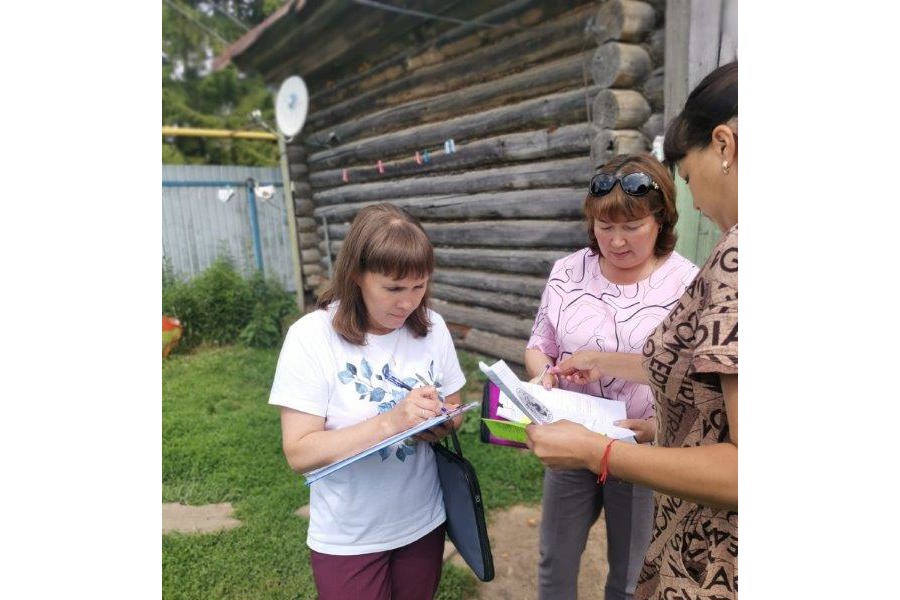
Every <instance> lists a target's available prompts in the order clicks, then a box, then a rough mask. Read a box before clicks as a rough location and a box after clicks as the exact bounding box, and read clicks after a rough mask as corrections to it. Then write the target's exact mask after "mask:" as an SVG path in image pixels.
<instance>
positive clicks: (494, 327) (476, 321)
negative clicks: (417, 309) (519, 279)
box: [431, 294, 534, 353]
mask: <svg viewBox="0 0 900 600" xmlns="http://www.w3.org/2000/svg"><path fill="white" fill-rule="evenodd" d="M431 308H432V309H433V310H435V311H437V313H438V314H440V315H441V316H442V317H444V320H445V321H447V322H448V323H455V324H457V325H465V326H467V327H476V328H478V329H481V330H483V331H489V332H492V333H497V334H501V335H507V336H509V337H513V338H524V339H526V340H527V339H528V338H530V337H531V328H532V326H533V325H534V315H531V316H530V317H528V318H523V317H516V316H512V315H509V314H505V313H503V312H497V311H493V310H489V309H485V308H474V307H472V306H469V305H468V304H460V303H458V302H449V301H446V300H443V299H441V298H438V297H434V295H433V294H432V299H431ZM522 352H523V353H524V352H525V346H524V344H523V345H522Z"/></svg>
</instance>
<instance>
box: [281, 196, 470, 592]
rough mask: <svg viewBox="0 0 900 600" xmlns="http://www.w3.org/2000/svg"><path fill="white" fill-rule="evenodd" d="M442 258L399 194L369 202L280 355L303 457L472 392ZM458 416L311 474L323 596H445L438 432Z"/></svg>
mask: <svg viewBox="0 0 900 600" xmlns="http://www.w3.org/2000/svg"><path fill="white" fill-rule="evenodd" d="M433 271H434V251H433V249H432V246H431V243H430V242H429V240H428V237H427V235H426V234H425V232H424V231H423V229H422V227H421V225H419V223H418V221H416V219H415V218H414V217H412V216H411V215H409V213H407V212H406V211H404V210H402V209H399V208H397V207H395V206H393V205H391V204H387V203H381V204H376V205H372V206H368V207H366V208H363V209H362V210H360V211H359V213H358V214H357V215H356V218H355V219H354V220H353V223H352V225H351V226H350V230H349V232H348V233H347V237H346V238H345V240H344V244H343V246H342V247H341V250H340V253H339V254H338V257H337V261H336V264H335V271H334V277H333V279H332V282H331V286H330V287H329V289H328V290H327V291H326V292H325V293H323V294H322V296H321V297H320V298H319V301H318V303H317V309H318V310H315V311H314V312H312V313H310V314H307V315H306V316H304V317H303V318H301V319H300V320H299V321H297V322H296V323H294V325H293V326H291V328H290V330H289V331H288V334H287V337H286V338H285V341H284V346H283V348H282V350H281V355H280V356H279V359H278V367H277V369H276V371H275V380H274V382H273V384H272V392H271V395H270V397H269V403H270V404H275V405H278V406H280V407H281V432H282V444H283V448H284V454H285V457H286V458H287V460H288V463H289V464H290V466H291V468H292V469H293V470H294V471H297V472H307V471H310V470H312V469H315V468H318V467H321V466H324V465H327V464H329V463H331V462H334V461H336V460H338V459H341V458H344V457H347V456H350V455H352V454H355V453H357V452H359V451H361V450H363V449H365V448H367V447H369V446H371V445H372V444H375V443H377V442H379V441H381V440H383V439H386V438H388V437H390V436H392V435H394V434H396V433H398V432H400V431H403V430H404V429H408V428H409V427H412V426H413V425H417V424H418V423H420V422H422V421H424V420H426V419H429V418H431V417H433V416H435V415H436V414H438V413H439V412H440V411H441V407H442V403H441V397H443V398H444V403H445V404H446V405H447V406H448V408H449V406H450V405H456V404H459V402H460V394H459V390H460V389H461V388H462V387H463V385H464V384H465V377H464V376H463V373H462V370H461V369H460V367H459V362H458V360H457V357H456V352H455V350H454V347H453V341H452V340H451V338H450V332H449V331H448V330H447V326H446V324H445V323H444V320H443V319H442V318H441V316H440V315H438V314H437V313H435V312H433V311H431V310H430V309H428V307H427V304H428V282H429V279H430V277H431V274H432V272H433ZM392 379H393V380H394V382H393V383H392V381H391V380H392ZM400 382H402V383H403V386H400V385H399V383H400ZM417 386H421V387H417ZM407 387H409V388H414V389H413V390H412V391H408V389H405V388H407ZM461 421H462V416H459V417H456V419H455V420H454V421H453V425H452V426H453V427H459V425H460V423H461ZM449 427H450V425H449V424H448V425H446V426H442V427H438V428H435V429H433V430H430V431H426V432H423V433H422V434H420V435H419V436H417V438H416V439H415V440H407V441H406V442H400V443H398V444H395V445H394V446H391V447H388V448H385V449H383V450H381V451H380V452H379V453H376V454H372V455H370V456H368V457H366V458H364V459H361V460H359V461H357V462H355V463H353V464H351V465H349V466H348V467H345V468H343V469H341V470H339V471H337V472H335V473H333V474H331V475H329V476H327V477H325V478H323V479H320V480H318V481H316V482H315V483H313V484H312V486H311V487H310V522H309V531H308V534H307V539H306V542H307V545H308V546H309V547H310V562H311V564H312V570H313V576H314V577H315V581H316V587H317V589H318V592H319V598H321V599H322V600H329V599H332V598H334V599H342V600H343V599H346V598H353V600H368V599H372V600H375V599H378V600H381V599H384V600H388V599H393V600H397V599H404V598H409V599H411V600H412V599H415V600H421V599H422V598H431V597H433V596H434V594H435V592H436V590H437V587H438V583H439V581H440V576H441V565H442V556H443V549H444V521H445V514H444V503H443V496H442V494H441V487H440V483H439V481H438V477H437V470H436V468H435V459H434V453H433V451H432V449H431V447H430V446H429V444H427V443H425V442H428V441H436V440H438V439H440V438H442V437H444V436H445V435H447V434H448V433H449V431H450V429H449Z"/></svg>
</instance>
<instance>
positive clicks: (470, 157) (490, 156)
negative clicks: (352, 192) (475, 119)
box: [309, 123, 594, 190]
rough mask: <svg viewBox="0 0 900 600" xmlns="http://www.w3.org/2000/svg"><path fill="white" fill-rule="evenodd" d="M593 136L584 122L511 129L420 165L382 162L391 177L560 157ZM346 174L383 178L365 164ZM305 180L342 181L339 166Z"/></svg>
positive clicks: (323, 184) (578, 150) (324, 184)
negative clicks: (557, 126)
mask: <svg viewBox="0 0 900 600" xmlns="http://www.w3.org/2000/svg"><path fill="white" fill-rule="evenodd" d="M593 136H594V131H593V130H592V129H591V126H590V125H588V124H586V123H576V124H574V125H566V126H564V127H559V128H551V129H538V130H536V131H528V132H524V133H513V134H508V135H501V136H495V137H490V138H487V139H482V140H474V141H472V142H470V143H468V144H465V145H464V146H460V149H462V148H465V152H455V153H453V154H444V152H443V151H439V152H435V153H434V154H432V155H431V161H430V162H429V163H428V164H421V165H420V164H418V163H416V161H415V160H414V157H412V156H408V157H403V158H400V159H398V160H394V161H387V162H385V163H384V170H385V173H390V175H391V176H392V177H403V176H407V175H426V174H431V173H439V172H441V171H448V170H460V169H464V168H467V167H472V166H479V167H484V166H488V165H491V164H496V163H504V162H514V161H524V160H535V159H540V158H549V157H564V156H567V155H572V154H578V155H581V156H585V155H587V154H588V153H589V152H590V148H591V138H593ZM347 176H348V179H349V180H350V181H349V182H350V183H352V184H356V183H365V182H367V181H375V180H380V179H384V175H382V174H381V173H379V172H378V170H377V169H373V168H372V167H371V166H369V165H366V166H364V167H351V168H348V169H347ZM309 180H310V183H311V184H312V186H313V188H315V189H317V190H318V189H322V188H328V187H335V186H339V185H345V183H344V181H343V169H331V170H327V171H318V172H314V173H312V174H311V175H310V179H309Z"/></svg>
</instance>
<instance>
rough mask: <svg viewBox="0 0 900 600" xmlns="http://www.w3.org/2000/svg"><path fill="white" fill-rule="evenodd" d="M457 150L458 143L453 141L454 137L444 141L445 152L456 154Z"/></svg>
mask: <svg viewBox="0 0 900 600" xmlns="http://www.w3.org/2000/svg"><path fill="white" fill-rule="evenodd" d="M455 152H456V144H455V143H454V142H453V138H450V139H449V140H447V141H446V142H444V154H454V153H455Z"/></svg>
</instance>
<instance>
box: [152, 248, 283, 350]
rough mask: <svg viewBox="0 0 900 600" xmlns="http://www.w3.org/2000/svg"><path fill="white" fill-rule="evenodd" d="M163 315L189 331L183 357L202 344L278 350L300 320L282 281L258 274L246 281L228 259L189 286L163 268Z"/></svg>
mask: <svg viewBox="0 0 900 600" xmlns="http://www.w3.org/2000/svg"><path fill="white" fill-rule="evenodd" d="M162 309H163V313H164V314H167V315H172V316H174V317H177V318H178V319H179V320H180V321H181V323H182V326H183V327H184V335H183V337H182V340H181V344H180V345H179V347H178V350H180V351H182V352H184V351H187V350H190V349H192V348H195V347H196V346H197V345H198V344H200V343H207V344H215V345H222V344H232V343H235V342H241V343H243V344H245V345H247V346H252V347H257V348H271V347H275V346H277V345H278V344H280V343H281V340H282V339H283V336H284V332H285V331H286V327H287V326H289V325H290V323H292V322H293V321H294V320H296V318H297V317H298V316H299V311H298V310H297V307H296V304H295V303H294V301H293V298H292V296H291V295H290V294H288V293H287V292H286V291H285V290H284V288H283V287H282V285H281V284H280V283H279V282H278V281H277V280H275V279H273V278H269V279H266V278H265V277H264V276H263V275H262V273H259V272H257V273H255V274H254V275H252V276H251V277H250V278H249V279H244V278H243V277H241V275H240V273H238V272H237V270H236V269H235V267H234V264H233V262H232V261H231V259H230V258H228V257H227V255H225V256H220V258H218V259H216V261H215V262H214V263H213V264H212V265H210V267H209V268H207V269H206V270H205V271H203V273H201V274H200V275H198V276H197V277H195V278H194V279H193V280H191V281H187V282H185V281H181V280H179V279H178V278H177V277H175V275H174V274H173V272H172V268H171V264H170V263H167V262H164V263H163V294H162ZM289 317H292V318H289Z"/></svg>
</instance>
